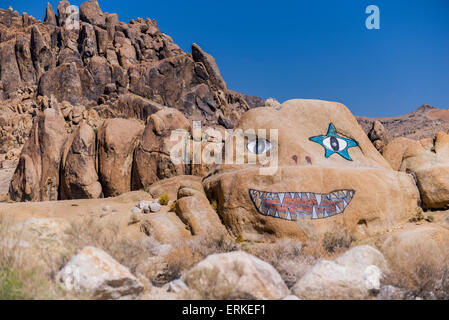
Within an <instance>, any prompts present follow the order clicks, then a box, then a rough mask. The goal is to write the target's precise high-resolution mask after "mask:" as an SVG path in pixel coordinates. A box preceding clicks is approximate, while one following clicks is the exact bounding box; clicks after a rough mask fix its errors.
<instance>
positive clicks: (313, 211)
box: [312, 206, 318, 219]
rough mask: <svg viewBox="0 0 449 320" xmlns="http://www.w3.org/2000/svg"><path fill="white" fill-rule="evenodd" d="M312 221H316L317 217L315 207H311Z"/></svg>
mask: <svg viewBox="0 0 449 320" xmlns="http://www.w3.org/2000/svg"><path fill="white" fill-rule="evenodd" d="M312 219H318V216H317V214H316V210H315V206H313V209H312Z"/></svg>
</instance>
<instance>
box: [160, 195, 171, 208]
mask: <svg viewBox="0 0 449 320" xmlns="http://www.w3.org/2000/svg"><path fill="white" fill-rule="evenodd" d="M169 201H170V197H169V195H168V194H166V193H164V194H161V196H160V197H159V204H160V205H161V206H166V205H167V204H168V202H169Z"/></svg>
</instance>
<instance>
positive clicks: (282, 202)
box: [278, 192, 285, 207]
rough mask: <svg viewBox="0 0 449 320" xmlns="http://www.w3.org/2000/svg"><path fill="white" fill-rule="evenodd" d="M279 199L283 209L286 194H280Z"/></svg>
mask: <svg viewBox="0 0 449 320" xmlns="http://www.w3.org/2000/svg"><path fill="white" fill-rule="evenodd" d="M278 197H279V203H280V204H281V207H282V206H283V204H284V197H285V193H283V192H280V193H278Z"/></svg>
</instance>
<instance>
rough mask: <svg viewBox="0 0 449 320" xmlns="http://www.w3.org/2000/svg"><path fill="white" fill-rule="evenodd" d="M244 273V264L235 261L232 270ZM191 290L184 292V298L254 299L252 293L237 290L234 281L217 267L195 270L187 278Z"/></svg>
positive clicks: (238, 273)
mask: <svg viewBox="0 0 449 320" xmlns="http://www.w3.org/2000/svg"><path fill="white" fill-rule="evenodd" d="M229 272H235V273H236V274H237V275H240V276H241V275H243V266H242V265H241V264H240V263H237V262H236V263H234V265H233V266H232V270H230V271H229ZM186 283H187V284H188V286H189V288H190V290H189V291H186V292H184V299H195V300H254V299H255V297H253V296H252V295H250V294H244V293H241V292H236V290H235V287H234V285H233V284H232V283H230V282H229V281H228V279H226V276H224V275H223V274H222V273H221V272H220V270H219V269H218V268H217V267H214V268H205V269H201V270H194V271H192V272H190V273H189V274H188V277H187V278H186Z"/></svg>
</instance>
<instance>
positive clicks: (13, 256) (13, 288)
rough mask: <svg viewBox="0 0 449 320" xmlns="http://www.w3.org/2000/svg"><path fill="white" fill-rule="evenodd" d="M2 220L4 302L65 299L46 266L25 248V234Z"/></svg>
mask: <svg viewBox="0 0 449 320" xmlns="http://www.w3.org/2000/svg"><path fill="white" fill-rule="evenodd" d="M11 226H12V224H11V222H10V221H9V220H8V219H6V218H5V217H2V216H0V300H30V299H39V300H42V299H54V298H60V297H62V296H64V293H63V292H62V290H60V288H59V286H58V285H57V284H56V283H55V282H54V281H52V279H50V277H49V274H48V272H47V268H45V265H43V264H42V263H41V261H38V260H37V259H36V258H35V257H34V256H32V255H28V254H27V253H26V252H25V251H24V247H22V246H21V244H22V239H21V234H20V232H19V231H17V230H12V228H11Z"/></svg>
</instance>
